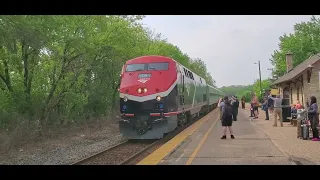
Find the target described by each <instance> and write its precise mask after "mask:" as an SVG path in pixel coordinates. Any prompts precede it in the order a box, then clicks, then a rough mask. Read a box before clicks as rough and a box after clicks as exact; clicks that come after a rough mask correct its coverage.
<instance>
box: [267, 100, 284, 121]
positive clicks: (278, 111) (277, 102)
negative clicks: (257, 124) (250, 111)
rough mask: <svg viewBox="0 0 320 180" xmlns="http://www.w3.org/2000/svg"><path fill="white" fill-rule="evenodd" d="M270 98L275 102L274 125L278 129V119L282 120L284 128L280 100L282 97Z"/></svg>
mask: <svg viewBox="0 0 320 180" xmlns="http://www.w3.org/2000/svg"><path fill="white" fill-rule="evenodd" d="M268 98H269V99H272V100H273V108H274V111H273V112H274V124H273V126H275V127H277V122H278V117H279V119H280V124H281V126H283V118H282V98H280V95H277V96H276V98H274V97H272V96H271V95H269V97H268ZM277 116H278V117H277Z"/></svg>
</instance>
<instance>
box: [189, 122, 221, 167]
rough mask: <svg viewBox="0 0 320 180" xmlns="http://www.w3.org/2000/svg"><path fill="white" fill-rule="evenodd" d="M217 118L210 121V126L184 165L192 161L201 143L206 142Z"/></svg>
mask: <svg viewBox="0 0 320 180" xmlns="http://www.w3.org/2000/svg"><path fill="white" fill-rule="evenodd" d="M218 118H219V117H217V119H216V120H215V121H214V122H213V123H212V125H211V127H210V128H209V130H208V131H207V132H206V134H205V135H204V136H203V137H202V139H201V141H200V143H199V144H198V146H197V148H196V149H195V150H194V151H193V153H192V154H191V156H190V157H189V159H188V161H187V162H186V165H190V164H191V163H192V161H193V159H194V158H195V157H197V154H198V152H199V151H200V149H201V147H202V146H203V144H204V143H205V142H206V140H207V138H208V136H209V134H210V132H211V131H212V129H213V127H214V126H215V125H216V124H217V122H218Z"/></svg>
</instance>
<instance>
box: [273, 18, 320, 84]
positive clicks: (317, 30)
mask: <svg viewBox="0 0 320 180" xmlns="http://www.w3.org/2000/svg"><path fill="white" fill-rule="evenodd" d="M279 40H280V43H279V50H275V51H274V52H273V54H272V55H271V59H270V62H271V64H272V65H273V66H274V68H273V72H272V75H273V78H274V79H276V78H278V77H280V76H282V75H283V74H285V73H286V60H285V54H286V53H287V52H289V51H291V52H292V53H293V54H294V58H293V66H294V67H295V66H297V65H298V64H300V63H301V62H303V61H304V60H306V59H307V58H309V57H310V56H311V55H314V54H317V53H319V52H320V19H318V18H316V17H314V16H312V18H311V19H310V21H308V22H301V23H297V24H295V25H294V32H293V33H292V34H284V35H283V36H281V37H280V38H279Z"/></svg>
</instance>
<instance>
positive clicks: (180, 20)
mask: <svg viewBox="0 0 320 180" xmlns="http://www.w3.org/2000/svg"><path fill="white" fill-rule="evenodd" d="M310 18H311V15H310V16H307V15H299V16H293V15H287V16H285V15H273V16H261V15H260V16H258V15H257V16H248V15H246V16H239V15H237V16H236V15H229V16H222V15H206V16H204V15H153V16H152V15H148V16H146V18H145V19H144V20H143V23H144V24H145V26H147V27H150V28H151V29H154V30H155V31H156V32H157V33H161V34H162V35H163V37H165V38H167V40H168V42H170V43H172V44H174V45H176V46H178V47H179V48H180V49H181V51H182V52H184V53H186V54H188V55H189V56H190V57H191V58H196V57H198V58H201V59H202V60H203V61H204V62H205V64H206V65H207V69H208V71H209V72H210V73H211V75H212V77H213V79H214V80H215V81H216V85H217V86H218V87H222V86H228V85H248V84H252V83H253V82H254V80H255V79H258V78H259V68H258V65H257V64H254V63H255V62H258V61H260V63H261V76H262V79H266V78H268V77H269V76H270V75H271V71H270V70H268V69H269V68H272V65H271V63H270V61H269V59H270V58H271V54H272V53H273V51H274V50H277V49H278V47H279V46H278V44H279V42H280V41H279V37H280V36H281V35H283V34H284V33H292V32H293V25H294V24H295V23H299V22H302V21H308V20H310ZM284 58H285V57H284Z"/></svg>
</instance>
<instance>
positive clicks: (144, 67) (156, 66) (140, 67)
mask: <svg viewBox="0 0 320 180" xmlns="http://www.w3.org/2000/svg"><path fill="white" fill-rule="evenodd" d="M168 69H169V63H167V62H163V63H148V64H128V65H127V67H126V72H134V71H150V70H151V71H154V70H158V71H163V70H168Z"/></svg>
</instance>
